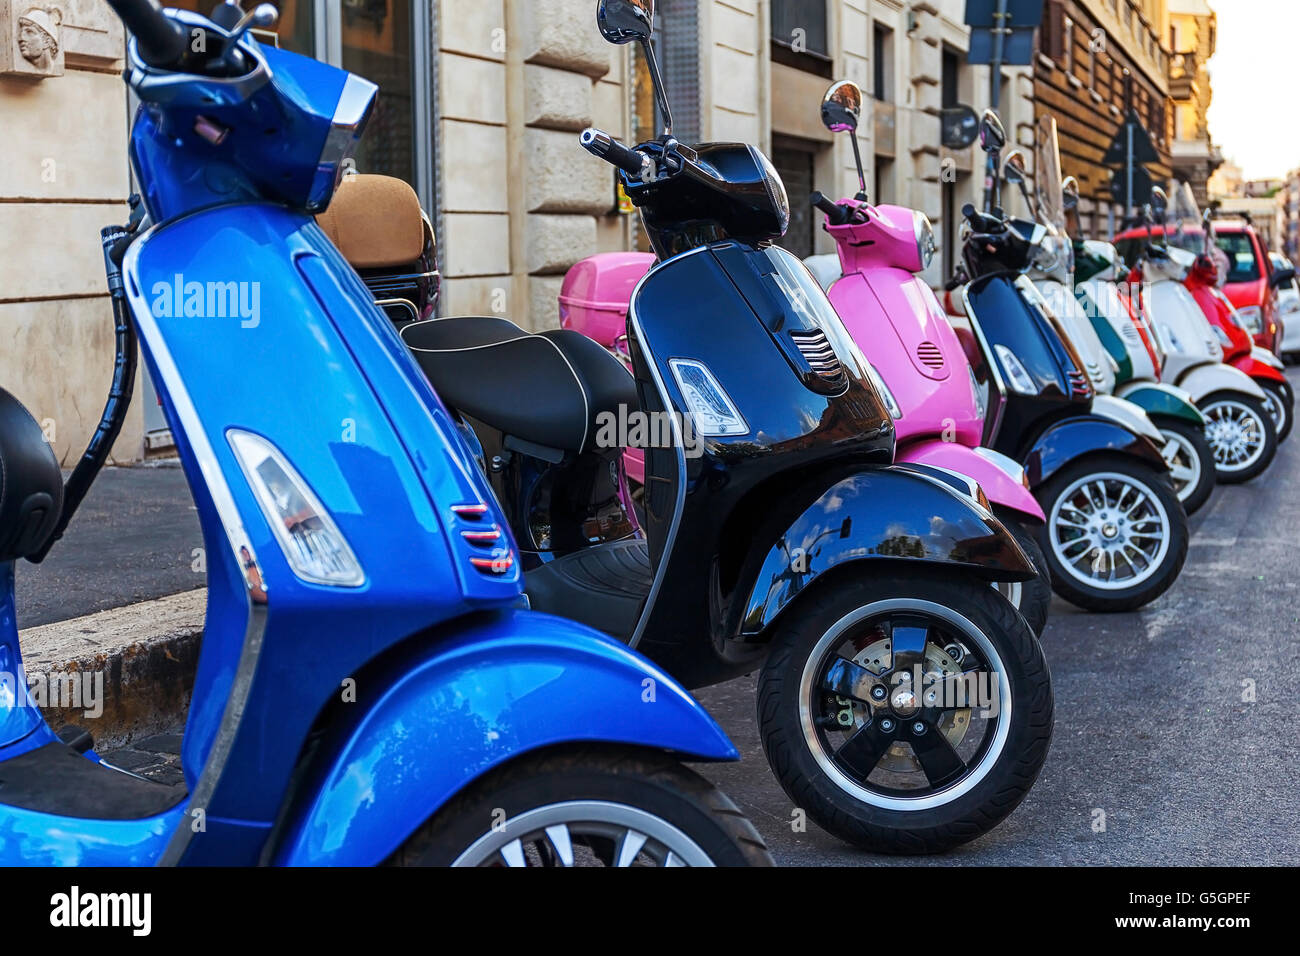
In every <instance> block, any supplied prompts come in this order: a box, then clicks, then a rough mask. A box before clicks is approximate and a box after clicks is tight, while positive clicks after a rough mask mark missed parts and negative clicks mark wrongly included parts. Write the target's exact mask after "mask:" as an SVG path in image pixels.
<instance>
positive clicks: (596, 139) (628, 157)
mask: <svg viewBox="0 0 1300 956" xmlns="http://www.w3.org/2000/svg"><path fill="white" fill-rule="evenodd" d="M578 141H579V142H580V143H582V148H583V149H585V150H586V151H587V152H589V153H591V154H592V155H593V156H599V157H600V158H601V159H603V160H604V161H605V162H607V163H609V164H610V165H611V166H616V167H618V168H619V169H621V170H623V172H625V173H627V174H628V175H629V176H640V175H641V170H642V168H643V166H644V157H643V156H642V155H641V154H640V153H638V152H637V151H636V150H635V149H628V148H627V147H626V146H624V145H623V144H622V143H620V142H619V141H618V140H616V139H615V138H614V137H613V136H610V135H609V134H608V133H606V132H605V131H604V130H601V129H596V127H594V126H588V127H587V128H586V129H585V130H583V131H582V135H581V136H580V137H579V139H578Z"/></svg>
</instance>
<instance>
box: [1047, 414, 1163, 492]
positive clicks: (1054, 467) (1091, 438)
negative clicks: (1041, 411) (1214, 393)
mask: <svg viewBox="0 0 1300 956" xmlns="http://www.w3.org/2000/svg"><path fill="white" fill-rule="evenodd" d="M1098 452H1114V453H1116V454H1121V455H1130V456H1132V457H1134V458H1138V459H1140V460H1141V461H1143V462H1144V463H1145V464H1148V465H1150V466H1151V467H1152V468H1154V469H1156V470H1157V471H1158V472H1160V473H1161V474H1164V473H1166V472H1167V471H1168V470H1169V466H1168V465H1167V464H1166V463H1165V460H1164V458H1162V457H1161V455H1160V451H1159V449H1158V448H1157V447H1156V446H1155V445H1153V444H1151V442H1150V441H1148V440H1147V439H1146V438H1145V437H1143V436H1142V435H1138V434H1136V433H1134V432H1132V431H1130V430H1129V429H1127V428H1125V427H1124V426H1122V425H1119V424H1117V423H1116V422H1113V421H1111V420H1110V419H1107V418H1101V417H1099V416H1096V415H1089V416H1080V417H1078V418H1067V419H1065V420H1064V421H1061V422H1057V423H1056V424H1055V425H1053V426H1052V427H1051V428H1049V429H1047V431H1045V432H1043V433H1042V434H1041V435H1039V436H1038V440H1037V441H1036V442H1034V445H1033V447H1032V448H1031V449H1030V450H1029V453H1028V454H1027V455H1026V456H1025V472H1026V474H1027V475H1028V476H1029V487H1031V488H1039V487H1041V486H1042V485H1043V483H1044V482H1046V481H1049V480H1050V479H1051V477H1052V476H1053V475H1054V474H1056V473H1057V472H1058V471H1060V470H1061V469H1062V468H1064V467H1065V466H1066V465H1068V464H1069V463H1070V462H1072V461H1075V460H1076V459H1078V458H1082V457H1083V456H1084V455H1094V454H1096V453H1098Z"/></svg>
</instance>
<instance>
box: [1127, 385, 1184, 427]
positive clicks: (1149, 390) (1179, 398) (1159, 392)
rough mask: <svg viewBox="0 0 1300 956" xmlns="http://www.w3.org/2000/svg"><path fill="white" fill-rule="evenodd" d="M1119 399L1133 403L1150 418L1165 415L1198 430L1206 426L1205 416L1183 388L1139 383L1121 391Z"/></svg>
mask: <svg viewBox="0 0 1300 956" xmlns="http://www.w3.org/2000/svg"><path fill="white" fill-rule="evenodd" d="M1119 397H1120V398H1123V399H1125V400H1126V401H1130V402H1132V403H1133V404H1134V405H1136V406H1137V407H1138V408H1140V409H1142V410H1143V411H1144V412H1146V413H1147V416H1148V417H1154V416H1156V415H1163V416H1165V417H1166V418H1178V419H1181V420H1183V421H1185V422H1187V423H1188V424H1189V425H1195V426H1196V427H1198V428H1203V427H1204V426H1205V416H1204V415H1202V414H1201V410H1200V409H1199V408H1197V407H1196V403H1195V402H1193V401H1192V396H1191V395H1189V394H1188V393H1187V392H1185V391H1183V390H1182V389H1181V388H1175V387H1174V386H1172V385H1164V384H1157V383H1155V382H1139V383H1137V384H1135V385H1132V386H1130V387H1128V388H1124V389H1122V390H1121V391H1120V393H1119Z"/></svg>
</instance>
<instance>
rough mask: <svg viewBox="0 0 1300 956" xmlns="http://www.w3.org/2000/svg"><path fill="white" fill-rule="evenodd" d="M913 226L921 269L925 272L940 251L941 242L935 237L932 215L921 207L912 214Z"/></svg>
mask: <svg viewBox="0 0 1300 956" xmlns="http://www.w3.org/2000/svg"><path fill="white" fill-rule="evenodd" d="M912 228H913V230H914V231H915V232H916V254H917V258H918V259H919V260H920V262H921V271H922V272H925V271H926V270H927V269H929V268H930V263H932V262H934V257H935V256H936V255H938V253H939V242H938V240H936V239H935V237H934V225H933V224H932V223H931V222H930V217H928V216H927V215H926V214H925V213H923V212H921V211H920V210H919V209H918V210H916V211H915V212H914V213H913V215H912Z"/></svg>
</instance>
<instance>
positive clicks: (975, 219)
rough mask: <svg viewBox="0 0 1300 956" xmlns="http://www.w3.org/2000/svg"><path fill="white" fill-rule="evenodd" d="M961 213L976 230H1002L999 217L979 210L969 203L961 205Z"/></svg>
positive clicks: (986, 231) (985, 231) (987, 231)
mask: <svg viewBox="0 0 1300 956" xmlns="http://www.w3.org/2000/svg"><path fill="white" fill-rule="evenodd" d="M961 214H962V215H963V216H965V217H966V218H967V219H968V220H969V221H970V224H971V225H972V226H974V227H975V229H976V231H978V232H983V233H990V232H1001V231H1002V227H1003V225H1004V223H1003V222H1002V220H1001V219H998V218H995V217H993V216H990V215H987V214H986V213H982V212H980V211H979V210H977V209H976V208H975V207H974V206H973V205H972V204H970V203H967V204H966V205H964V206H962V208H961Z"/></svg>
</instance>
